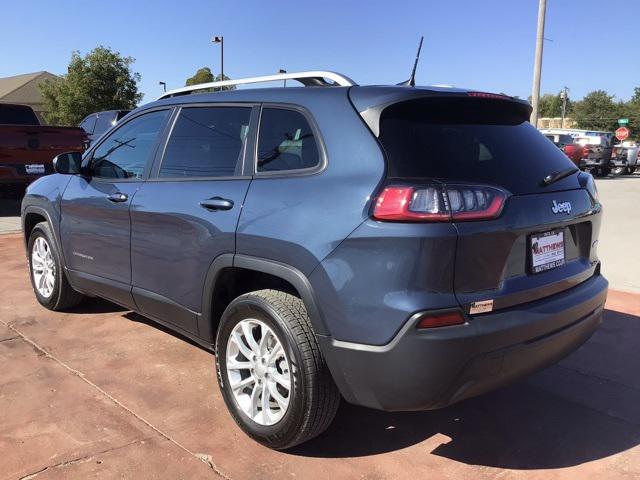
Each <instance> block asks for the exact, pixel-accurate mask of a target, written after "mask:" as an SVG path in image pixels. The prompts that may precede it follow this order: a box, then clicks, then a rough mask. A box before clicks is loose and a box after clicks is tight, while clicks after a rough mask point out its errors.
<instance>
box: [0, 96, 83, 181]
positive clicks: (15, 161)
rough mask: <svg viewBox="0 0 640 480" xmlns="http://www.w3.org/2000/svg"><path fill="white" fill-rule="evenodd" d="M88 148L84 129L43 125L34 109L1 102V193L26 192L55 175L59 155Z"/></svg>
mask: <svg viewBox="0 0 640 480" xmlns="http://www.w3.org/2000/svg"><path fill="white" fill-rule="evenodd" d="M86 146H87V136H86V134H85V133H84V131H83V130H82V129H80V128H77V127H53V126H49V125H40V121H39V120H38V117H37V116H36V114H35V113H34V111H33V109H32V108H31V107H29V106H26V105H16V104H11V103H0V193H9V192H11V193H13V192H19V191H23V190H24V188H25V187H26V186H27V185H28V184H29V183H30V182H32V181H34V180H36V179H38V178H40V177H41V176H43V175H48V174H50V173H53V164H52V160H53V157H55V156H56V155H57V154H59V153H63V152H68V151H74V152H82V151H83V150H84V149H85V148H86Z"/></svg>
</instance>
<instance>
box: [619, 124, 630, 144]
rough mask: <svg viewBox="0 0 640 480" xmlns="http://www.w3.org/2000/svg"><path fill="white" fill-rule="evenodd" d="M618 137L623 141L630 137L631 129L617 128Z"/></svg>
mask: <svg viewBox="0 0 640 480" xmlns="http://www.w3.org/2000/svg"><path fill="white" fill-rule="evenodd" d="M616 138H617V139H618V140H620V141H621V142H622V141H623V140H626V139H627V138H629V129H628V128H627V127H620V128H619V129H617V130H616Z"/></svg>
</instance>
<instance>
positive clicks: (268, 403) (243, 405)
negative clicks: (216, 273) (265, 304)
mask: <svg viewBox="0 0 640 480" xmlns="http://www.w3.org/2000/svg"><path fill="white" fill-rule="evenodd" d="M226 370H227V378H228V379H229V384H230V385H229V387H230V389H231V392H232V393H233V397H234V398H235V401H236V403H237V404H238V406H239V407H240V409H241V410H242V411H243V412H244V413H245V414H246V415H247V416H248V417H249V418H251V419H252V420H253V421H254V422H256V423H258V424H260V425H265V426H267V425H274V424H276V423H278V422H279V421H280V420H281V419H282V417H284V415H285V413H286V412H287V408H288V407H289V401H290V398H291V373H290V368H289V359H288V358H287V354H286V352H285V350H284V348H283V347H282V343H281V342H280V340H279V339H278V337H277V336H276V334H275V333H274V331H273V330H272V329H271V328H270V327H269V326H267V325H266V324H265V323H264V322H262V321H260V320H256V319H245V320H242V321H240V322H239V323H238V324H237V325H236V326H235V327H234V328H233V331H232V332H231V335H230V336H229V340H228V341H227V352H226Z"/></svg>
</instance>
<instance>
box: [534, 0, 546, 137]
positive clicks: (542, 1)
mask: <svg viewBox="0 0 640 480" xmlns="http://www.w3.org/2000/svg"><path fill="white" fill-rule="evenodd" d="M546 12H547V0H539V3H538V30H537V33H536V58H535V63H534V65H533V90H532V92H531V106H532V107H533V110H532V111H531V118H530V122H531V124H532V125H533V126H534V127H537V126H538V102H539V100H540V76H541V73H542V49H543V45H544V20H545V14H546Z"/></svg>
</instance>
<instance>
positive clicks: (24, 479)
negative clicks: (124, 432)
mask: <svg viewBox="0 0 640 480" xmlns="http://www.w3.org/2000/svg"><path fill="white" fill-rule="evenodd" d="M150 439H151V437H147V438H142V439H140V440H134V441H133V442H129V443H127V444H125V445H118V446H117V447H111V448H107V449H106V450H101V451H99V452H95V453H90V454H88V455H84V456H82V457H78V458H74V459H72V460H66V461H64V462H60V463H56V464H54V465H47V466H46V467H44V468H41V469H40V470H37V471H35V472H31V473H28V474H27V475H24V476H22V477H20V478H19V479H18V480H31V479H32V478H35V477H37V476H38V475H40V474H41V473H43V472H46V471H48V470H53V469H54V468H63V467H68V466H69V465H75V464H76V463H80V462H86V461H89V460H91V459H92V458H95V457H97V456H99V455H104V454H105V453H109V452H113V451H116V450H120V449H122V448H127V447H130V446H131V445H135V444H137V443H142V442H145V441H147V440H150Z"/></svg>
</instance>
